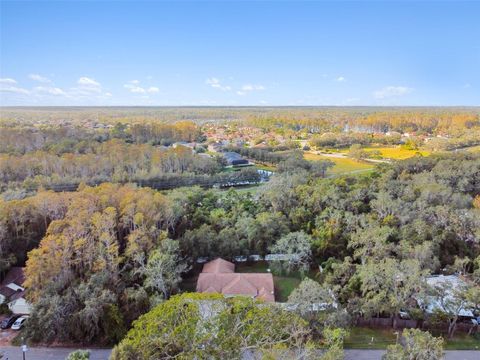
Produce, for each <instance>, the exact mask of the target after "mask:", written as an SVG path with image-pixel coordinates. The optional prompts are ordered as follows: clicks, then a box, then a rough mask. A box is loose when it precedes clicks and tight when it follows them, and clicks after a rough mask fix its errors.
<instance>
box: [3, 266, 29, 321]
mask: <svg viewBox="0 0 480 360" xmlns="http://www.w3.org/2000/svg"><path fill="white" fill-rule="evenodd" d="M24 280H25V276H24V274H23V268H21V267H12V268H11V269H10V270H9V271H8V273H7V275H6V276H5V279H3V281H2V283H1V284H0V304H2V303H3V302H5V301H7V302H8V307H9V308H10V310H11V311H12V312H13V313H14V314H30V312H31V305H30V304H29V303H28V301H27V300H26V299H25V288H24V287H23V282H24Z"/></svg>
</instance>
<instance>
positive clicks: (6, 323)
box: [0, 314, 20, 330]
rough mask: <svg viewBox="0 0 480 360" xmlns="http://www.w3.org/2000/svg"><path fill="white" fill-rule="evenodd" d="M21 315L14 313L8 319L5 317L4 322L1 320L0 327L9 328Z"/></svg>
mask: <svg viewBox="0 0 480 360" xmlns="http://www.w3.org/2000/svg"><path fill="white" fill-rule="evenodd" d="M19 317H20V315H17V314H15V315H12V316H10V317H8V318H6V319H3V320H2V322H0V329H4V330H5V329H9V328H10V326H12V325H13V323H14V322H15V321H16V320H17V319H18V318H19Z"/></svg>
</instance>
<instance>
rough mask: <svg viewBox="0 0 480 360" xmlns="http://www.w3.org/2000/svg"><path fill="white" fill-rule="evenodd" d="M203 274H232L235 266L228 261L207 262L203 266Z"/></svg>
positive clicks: (220, 259)
mask: <svg viewBox="0 0 480 360" xmlns="http://www.w3.org/2000/svg"><path fill="white" fill-rule="evenodd" d="M202 272H204V273H234V272H235V264H234V263H231V262H230V261H227V260H223V259H222V258H217V259H215V260H213V261H209V262H208V263H206V264H205V265H203V270H202Z"/></svg>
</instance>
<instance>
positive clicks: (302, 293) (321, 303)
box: [288, 278, 350, 333]
mask: <svg viewBox="0 0 480 360" xmlns="http://www.w3.org/2000/svg"><path fill="white" fill-rule="evenodd" d="M288 302H289V303H291V304H292V305H293V306H294V307H295V311H296V312H297V313H298V314H299V315H300V316H302V317H303V318H304V319H305V320H307V321H308V322H309V323H310V327H311V328H312V329H315V330H316V331H317V332H318V333H321V332H322V330H323V329H325V327H327V328H328V327H332V328H333V327H346V326H348V324H349V320H350V319H349V316H348V313H347V312H346V311H345V310H344V309H343V308H342V306H341V304H340V303H339V302H338V301H337V299H336V298H335V294H334V292H333V291H332V289H331V288H330V287H329V286H326V285H324V284H320V283H318V282H317V281H315V280H312V279H310V278H305V279H303V280H302V282H301V283H300V285H298V287H297V288H295V289H294V290H293V291H292V293H291V294H290V295H289V297H288Z"/></svg>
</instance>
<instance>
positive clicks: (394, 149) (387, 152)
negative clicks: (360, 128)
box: [364, 146, 430, 160]
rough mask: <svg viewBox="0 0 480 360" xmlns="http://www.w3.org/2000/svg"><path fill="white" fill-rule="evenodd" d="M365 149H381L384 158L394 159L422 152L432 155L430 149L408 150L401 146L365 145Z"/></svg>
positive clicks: (405, 157)
mask: <svg viewBox="0 0 480 360" xmlns="http://www.w3.org/2000/svg"><path fill="white" fill-rule="evenodd" d="M364 150H366V151H372V150H377V151H380V153H381V154H382V157H383V158H385V159H394V160H404V159H408V158H411V157H414V156H415V155H417V154H420V155H422V156H428V155H430V152H429V151H425V150H408V149H405V148H403V147H401V146H372V147H365V148H364Z"/></svg>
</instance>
